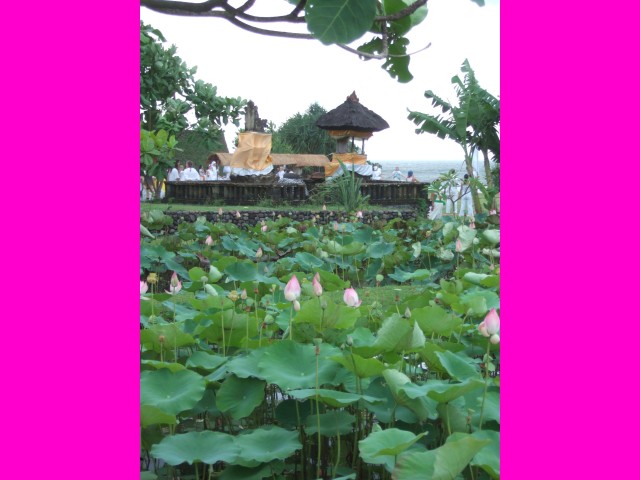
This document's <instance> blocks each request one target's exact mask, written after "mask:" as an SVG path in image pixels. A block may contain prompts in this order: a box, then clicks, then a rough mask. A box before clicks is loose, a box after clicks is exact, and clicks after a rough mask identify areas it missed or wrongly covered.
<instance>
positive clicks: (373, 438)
mask: <svg viewBox="0 0 640 480" xmlns="http://www.w3.org/2000/svg"><path fill="white" fill-rule="evenodd" d="M423 436H424V433H421V434H420V435H415V434H413V433H411V432H407V431H405V430H400V429H398V428H389V429H387V430H380V431H377V432H372V433H371V434H370V435H369V436H368V437H367V438H365V439H364V440H360V441H359V442H358V447H359V448H360V456H361V457H362V460H364V461H365V462H367V463H373V464H375V465H380V464H383V465H384V466H385V468H386V469H387V470H388V471H389V472H392V471H393V467H394V465H395V459H396V456H398V455H399V454H401V453H402V452H404V451H405V450H406V449H407V448H409V447H411V445H413V444H414V443H416V442H417V441H418V440H420V439H421V438H422V437H423Z"/></svg>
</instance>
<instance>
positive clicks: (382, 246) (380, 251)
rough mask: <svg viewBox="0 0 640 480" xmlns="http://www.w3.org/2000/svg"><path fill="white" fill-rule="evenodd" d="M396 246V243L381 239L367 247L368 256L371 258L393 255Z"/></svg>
mask: <svg viewBox="0 0 640 480" xmlns="http://www.w3.org/2000/svg"><path fill="white" fill-rule="evenodd" d="M395 248H396V244H395V243H387V242H385V241H384V240H380V241H378V242H374V243H372V244H371V245H369V248H367V256H368V257H369V258H383V257H385V256H387V255H391V254H392V253H393V252H394V250H395Z"/></svg>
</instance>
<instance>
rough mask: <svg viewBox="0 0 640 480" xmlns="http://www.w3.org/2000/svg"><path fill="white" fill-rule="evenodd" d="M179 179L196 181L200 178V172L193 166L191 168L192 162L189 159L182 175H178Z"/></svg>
mask: <svg viewBox="0 0 640 480" xmlns="http://www.w3.org/2000/svg"><path fill="white" fill-rule="evenodd" d="M180 180H182V181H186V182H197V181H199V180H200V174H199V173H198V171H197V170H196V169H195V168H193V163H191V162H190V161H189V162H187V168H185V169H184V172H182V175H180Z"/></svg>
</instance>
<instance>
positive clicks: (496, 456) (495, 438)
mask: <svg viewBox="0 0 640 480" xmlns="http://www.w3.org/2000/svg"><path fill="white" fill-rule="evenodd" d="M454 435H455V436H454ZM454 435H451V437H449V438H451V440H455V439H457V436H458V435H457V434H454ZM471 436H472V437H473V438H476V439H478V440H489V441H490V442H491V443H490V444H489V445H487V446H486V447H484V448H483V449H481V450H480V451H479V452H478V453H476V455H475V457H473V460H471V465H474V466H477V467H480V468H482V469H483V470H484V471H485V472H487V473H488V474H489V475H490V476H491V478H494V479H499V478H500V432H496V431H493V430H482V431H479V432H477V431H476V432H473V433H472V434H471ZM447 441H449V439H447Z"/></svg>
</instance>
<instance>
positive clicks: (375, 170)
mask: <svg viewBox="0 0 640 480" xmlns="http://www.w3.org/2000/svg"><path fill="white" fill-rule="evenodd" d="M381 176H382V172H381V171H380V169H379V168H378V167H373V173H372V174H371V180H380V177H381Z"/></svg>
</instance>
